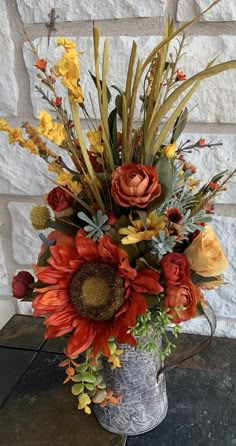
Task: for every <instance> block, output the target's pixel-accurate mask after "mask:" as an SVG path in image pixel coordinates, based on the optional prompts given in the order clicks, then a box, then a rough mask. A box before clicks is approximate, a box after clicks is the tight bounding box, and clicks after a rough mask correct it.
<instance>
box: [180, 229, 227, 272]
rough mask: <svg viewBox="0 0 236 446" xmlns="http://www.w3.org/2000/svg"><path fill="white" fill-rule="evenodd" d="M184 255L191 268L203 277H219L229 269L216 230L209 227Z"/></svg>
mask: <svg viewBox="0 0 236 446" xmlns="http://www.w3.org/2000/svg"><path fill="white" fill-rule="evenodd" d="M184 255H185V257H186V258H187V260H188V263H189V266H190V268H191V269H192V270H193V271H196V273H197V274H199V275H200V276H203V277H211V276H217V275H219V274H221V273H223V272H224V270H225V269H226V267H227V259H226V257H225V255H224V252H223V249H222V247H221V244H220V241H219V239H218V238H217V235H216V233H215V231H214V229H213V228H212V227H211V226H208V225H207V226H206V227H205V231H204V232H200V234H199V235H198V236H197V237H196V238H195V239H194V240H193V242H192V243H191V245H189V247H188V248H187V249H186V250H185V251H184Z"/></svg>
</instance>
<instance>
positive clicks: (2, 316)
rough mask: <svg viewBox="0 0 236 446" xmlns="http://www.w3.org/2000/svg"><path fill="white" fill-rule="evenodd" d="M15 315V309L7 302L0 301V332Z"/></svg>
mask: <svg viewBox="0 0 236 446" xmlns="http://www.w3.org/2000/svg"><path fill="white" fill-rule="evenodd" d="M14 314H15V307H14V304H13V303H12V302H10V301H9V300H0V330H1V328H2V327H4V325H5V324H6V323H7V322H8V321H9V319H11V318H12V316H14Z"/></svg>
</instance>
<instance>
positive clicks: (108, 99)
mask: <svg viewBox="0 0 236 446" xmlns="http://www.w3.org/2000/svg"><path fill="white" fill-rule="evenodd" d="M88 71H89V70H88ZM89 74H90V76H91V78H92V79H93V82H94V84H95V87H96V88H97V81H96V76H94V74H92V73H91V71H89ZM99 82H100V85H101V89H102V81H101V80H100V81H99ZM110 100H111V92H110V90H109V88H108V87H107V101H108V103H109V102H110Z"/></svg>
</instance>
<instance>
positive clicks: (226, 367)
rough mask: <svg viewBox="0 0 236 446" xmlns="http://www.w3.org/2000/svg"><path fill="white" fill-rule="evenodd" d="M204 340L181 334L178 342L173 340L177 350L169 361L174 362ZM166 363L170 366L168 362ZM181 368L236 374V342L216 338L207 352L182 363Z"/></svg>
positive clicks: (202, 337) (195, 336)
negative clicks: (181, 354) (182, 353)
mask: <svg viewBox="0 0 236 446" xmlns="http://www.w3.org/2000/svg"><path fill="white" fill-rule="evenodd" d="M204 339H206V336H201V335H192V334H185V333H182V334H180V335H179V336H178V339H177V340H173V342H174V343H176V348H175V349H174V350H173V353H172V355H171V357H170V359H169V360H171V361H172V360H173V361H174V360H175V358H176V357H177V356H178V354H179V353H181V352H186V351H187V350H188V348H191V347H193V346H195V345H198V344H199V343H200V342H202V341H203V340H204ZM166 363H167V364H168V360H167V361H166ZM180 367H182V368H190V369H200V370H208V371H222V372H223V371H224V372H226V373H236V340H235V339H227V338H216V337H215V338H213V339H212V342H211V344H210V345H209V346H208V347H207V348H206V349H205V350H203V351H202V352H200V353H199V354H198V355H195V356H194V357H193V358H191V359H189V360H187V361H185V362H184V363H182V364H181V365H180Z"/></svg>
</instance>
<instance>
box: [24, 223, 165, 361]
mask: <svg viewBox="0 0 236 446" xmlns="http://www.w3.org/2000/svg"><path fill="white" fill-rule="evenodd" d="M50 251H51V257H50V258H49V259H48V261H47V262H48V265H47V266H43V267H39V266H35V267H34V270H35V274H36V276H37V277H38V279H39V280H40V281H42V282H43V283H44V284H45V287H43V288H38V289H37V292H38V293H39V294H38V295H37V297H36V298H35V299H34V302H33V308H34V316H42V315H44V316H46V317H47V318H46V320H45V324H46V325H47V329H46V332H45V337H46V338H53V337H57V336H61V335H63V334H66V333H71V336H70V338H69V341H68V344H67V347H66V353H67V355H68V356H74V355H77V354H79V353H81V352H83V351H84V350H87V349H88V348H89V347H93V349H94V352H95V353H96V352H97V351H98V350H99V349H101V350H102V352H103V354H104V355H107V356H109V354H110V352H109V349H108V346H107V340H108V338H109V337H110V336H115V337H116V338H117V340H118V342H121V343H129V344H131V345H133V346H135V345H136V341H135V339H134V337H133V336H132V335H131V334H130V333H128V330H129V329H130V328H131V327H133V326H134V325H135V323H136V317H137V315H138V314H142V313H145V311H146V299H145V297H144V296H143V294H141V293H159V292H160V291H162V290H163V288H162V287H161V285H160V284H159V283H158V279H159V274H158V273H157V272H155V271H153V270H151V269H147V268H145V269H142V270H140V271H136V269H134V268H132V267H131V266H130V264H129V259H128V255H127V252H126V251H125V250H123V249H121V248H120V247H119V246H117V245H115V244H114V243H113V241H112V239H111V237H110V236H108V235H104V236H103V237H102V238H100V239H99V240H98V242H94V241H93V240H91V239H89V238H87V237H86V236H85V235H84V234H83V231H79V232H78V233H77V234H76V236H75V238H74V246H71V243H70V244H68V243H66V244H65V245H62V246H60V245H58V244H56V245H54V246H51V247H50Z"/></svg>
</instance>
